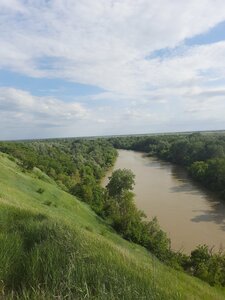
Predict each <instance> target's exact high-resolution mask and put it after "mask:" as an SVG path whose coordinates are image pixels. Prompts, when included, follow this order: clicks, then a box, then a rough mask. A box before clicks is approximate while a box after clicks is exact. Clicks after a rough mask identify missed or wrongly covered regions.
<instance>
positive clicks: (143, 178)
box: [103, 150, 225, 252]
mask: <svg viewBox="0 0 225 300" xmlns="http://www.w3.org/2000/svg"><path fill="white" fill-rule="evenodd" d="M118 152H119V156H118V159H117V161H116V163H115V166H114V167H113V169H112V170H111V171H110V172H109V173H108V174H107V176H106V178H105V179H104V182H103V184H104V185H105V184H106V183H107V181H108V179H107V178H108V176H110V174H111V172H112V171H113V170H116V169H123V168H127V169H131V170H132V171H133V172H134V174H135V176H136V177H135V182H136V185H135V188H134V192H135V194H136V197H135V199H136V205H137V207H138V208H139V209H141V210H143V211H144V212H145V214H146V215H147V217H148V218H152V217H153V216H157V218H158V220H159V222H160V225H161V227H162V228H163V229H164V230H165V231H166V232H167V234H168V236H169V237H170V238H171V241H172V247H173V248H174V249H177V250H180V249H182V250H183V251H184V252H190V251H191V250H192V249H194V248H195V247H196V246H197V245H199V244H207V245H209V246H210V247H213V246H214V247H215V249H216V250H218V249H220V248H221V247H223V248H224V247H225V202H222V201H221V200H219V199H218V198H217V197H216V196H215V195H213V194H212V193H210V192H208V191H206V190H204V189H203V188H201V187H199V186H198V185H197V184H195V183H194V182H193V181H192V180H191V179H190V178H189V177H188V176H187V173H186V172H185V170H184V169H182V168H180V167H177V166H175V165H172V164H171V163H167V162H163V161H160V160H158V159H156V158H152V157H151V158H149V157H146V156H145V155H144V154H143V153H140V152H134V151H127V150H119V151H118Z"/></svg>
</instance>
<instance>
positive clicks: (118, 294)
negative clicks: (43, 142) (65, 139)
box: [0, 153, 225, 300]
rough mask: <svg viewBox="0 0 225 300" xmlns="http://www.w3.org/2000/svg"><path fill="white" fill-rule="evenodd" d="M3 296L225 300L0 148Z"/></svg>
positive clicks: (0, 282)
mask: <svg viewBox="0 0 225 300" xmlns="http://www.w3.org/2000/svg"><path fill="white" fill-rule="evenodd" d="M0 298H1V299H11V298H12V299H15V298H19V299H126V300H127V299H160V300H161V299H218V300H219V299H225V291H224V290H222V289H221V290H220V289H219V288H213V287H210V286H209V285H207V284H206V283H204V282H202V281H200V280H198V279H196V278H193V277H190V276H188V275H186V274H184V273H182V272H178V271H175V270H173V269H171V268H169V267H166V266H164V265H163V264H162V263H160V262H159V261H158V260H157V259H156V258H154V257H153V256H151V255H150V254H149V253H148V252H147V251H146V250H145V249H144V248H141V247H139V246H137V245H135V244H132V243H129V242H127V241H125V240H123V239H122V238H121V237H120V236H119V235H117V234H116V233H114V232H113V230H112V229H111V228H109V227H108V226H107V225H106V224H105V223H104V222H103V221H102V220H101V219H100V218H99V217H98V216H96V214H95V213H94V212H93V211H92V210H91V209H90V208H89V207H88V206H87V205H85V204H84V203H81V202H80V201H78V200H77V199H76V198H75V197H73V196H71V195H70V194H68V193H66V192H64V191H62V190H61V189H60V188H58V187H57V185H56V184H55V183H54V182H53V181H52V180H51V179H50V178H48V176H46V175H45V174H43V173H42V172H41V171H40V170H38V169H35V170H34V171H33V172H31V173H28V172H26V173H24V172H23V171H22V170H21V169H20V168H19V167H18V165H17V164H16V163H15V162H13V161H12V160H9V159H8V156H7V155H6V154H2V153H0Z"/></svg>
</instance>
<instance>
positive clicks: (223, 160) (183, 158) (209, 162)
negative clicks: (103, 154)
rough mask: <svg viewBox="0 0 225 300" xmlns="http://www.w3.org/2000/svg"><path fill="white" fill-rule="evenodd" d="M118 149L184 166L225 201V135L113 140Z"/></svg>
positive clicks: (166, 136) (184, 135) (197, 134)
mask: <svg viewBox="0 0 225 300" xmlns="http://www.w3.org/2000/svg"><path fill="white" fill-rule="evenodd" d="M109 141H110V142H111V143H112V145H114V146H115V147H116V148H122V149H131V150H138V151H145V152H147V153H149V154H150V155H155V156H157V157H159V158H161V159H164V160H167V161H171V162H173V163H176V164H179V165H182V166H184V167H185V168H186V169H187V170H188V171H189V172H190V175H191V176H192V177H193V178H194V179H196V180H197V181H199V182H200V183H201V184H202V185H204V186H206V187H207V188H209V189H211V190H213V191H215V192H217V193H218V194H219V195H220V196H221V197H223V198H224V199H225V135H224V134H200V133H193V134H177V135H158V136H154V137H148V136H131V137H118V138H111V139H109Z"/></svg>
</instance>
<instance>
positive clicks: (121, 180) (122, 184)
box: [106, 169, 135, 197]
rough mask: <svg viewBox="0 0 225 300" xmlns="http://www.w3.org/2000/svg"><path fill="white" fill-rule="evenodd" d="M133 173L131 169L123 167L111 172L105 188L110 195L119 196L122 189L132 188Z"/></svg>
mask: <svg viewBox="0 0 225 300" xmlns="http://www.w3.org/2000/svg"><path fill="white" fill-rule="evenodd" d="M134 178H135V175H134V174H133V173H132V171H131V170H127V169H123V170H120V169H119V170H116V171H114V172H113V173H112V176H111V177H110V181H109V183H108V185H107V187H106V188H107V190H108V193H109V196H110V197H117V196H118V197H119V196H121V195H122V194H123V192H124V191H128V190H132V189H133V185H134V183H135V181H134Z"/></svg>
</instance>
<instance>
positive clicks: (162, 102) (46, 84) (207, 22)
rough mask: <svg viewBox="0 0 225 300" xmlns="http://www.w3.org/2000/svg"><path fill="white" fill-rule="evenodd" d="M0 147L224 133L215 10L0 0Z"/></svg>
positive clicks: (212, 0) (223, 33)
mask: <svg viewBox="0 0 225 300" xmlns="http://www.w3.org/2000/svg"><path fill="white" fill-rule="evenodd" d="M0 21H1V31H0V44H1V48H0V128H1V131H0V139H16V138H18V139H20V138H45V137H62V136H85V135H87V136H89V135H110V134H126V133H127V134H129V133H150V132H165V131H166V132H168V131H186V130H187V131H189V130H208V129H225V115H224V111H225V2H224V1H222V0H199V1H198V2H196V1H194V0H190V1H189V2H188V3H187V2H186V1H183V0H179V1H178V0H174V1H173V2H171V1H169V0H162V1H159V2H157V3H156V2H155V3H153V2H152V1H148V0H141V1H136V0H124V1H118V0H112V1H104V0H81V1H78V2H74V1H72V0H66V1H63V0H50V1H43V0H36V1H35V2H34V1H30V0H26V1H25V0H0Z"/></svg>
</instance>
